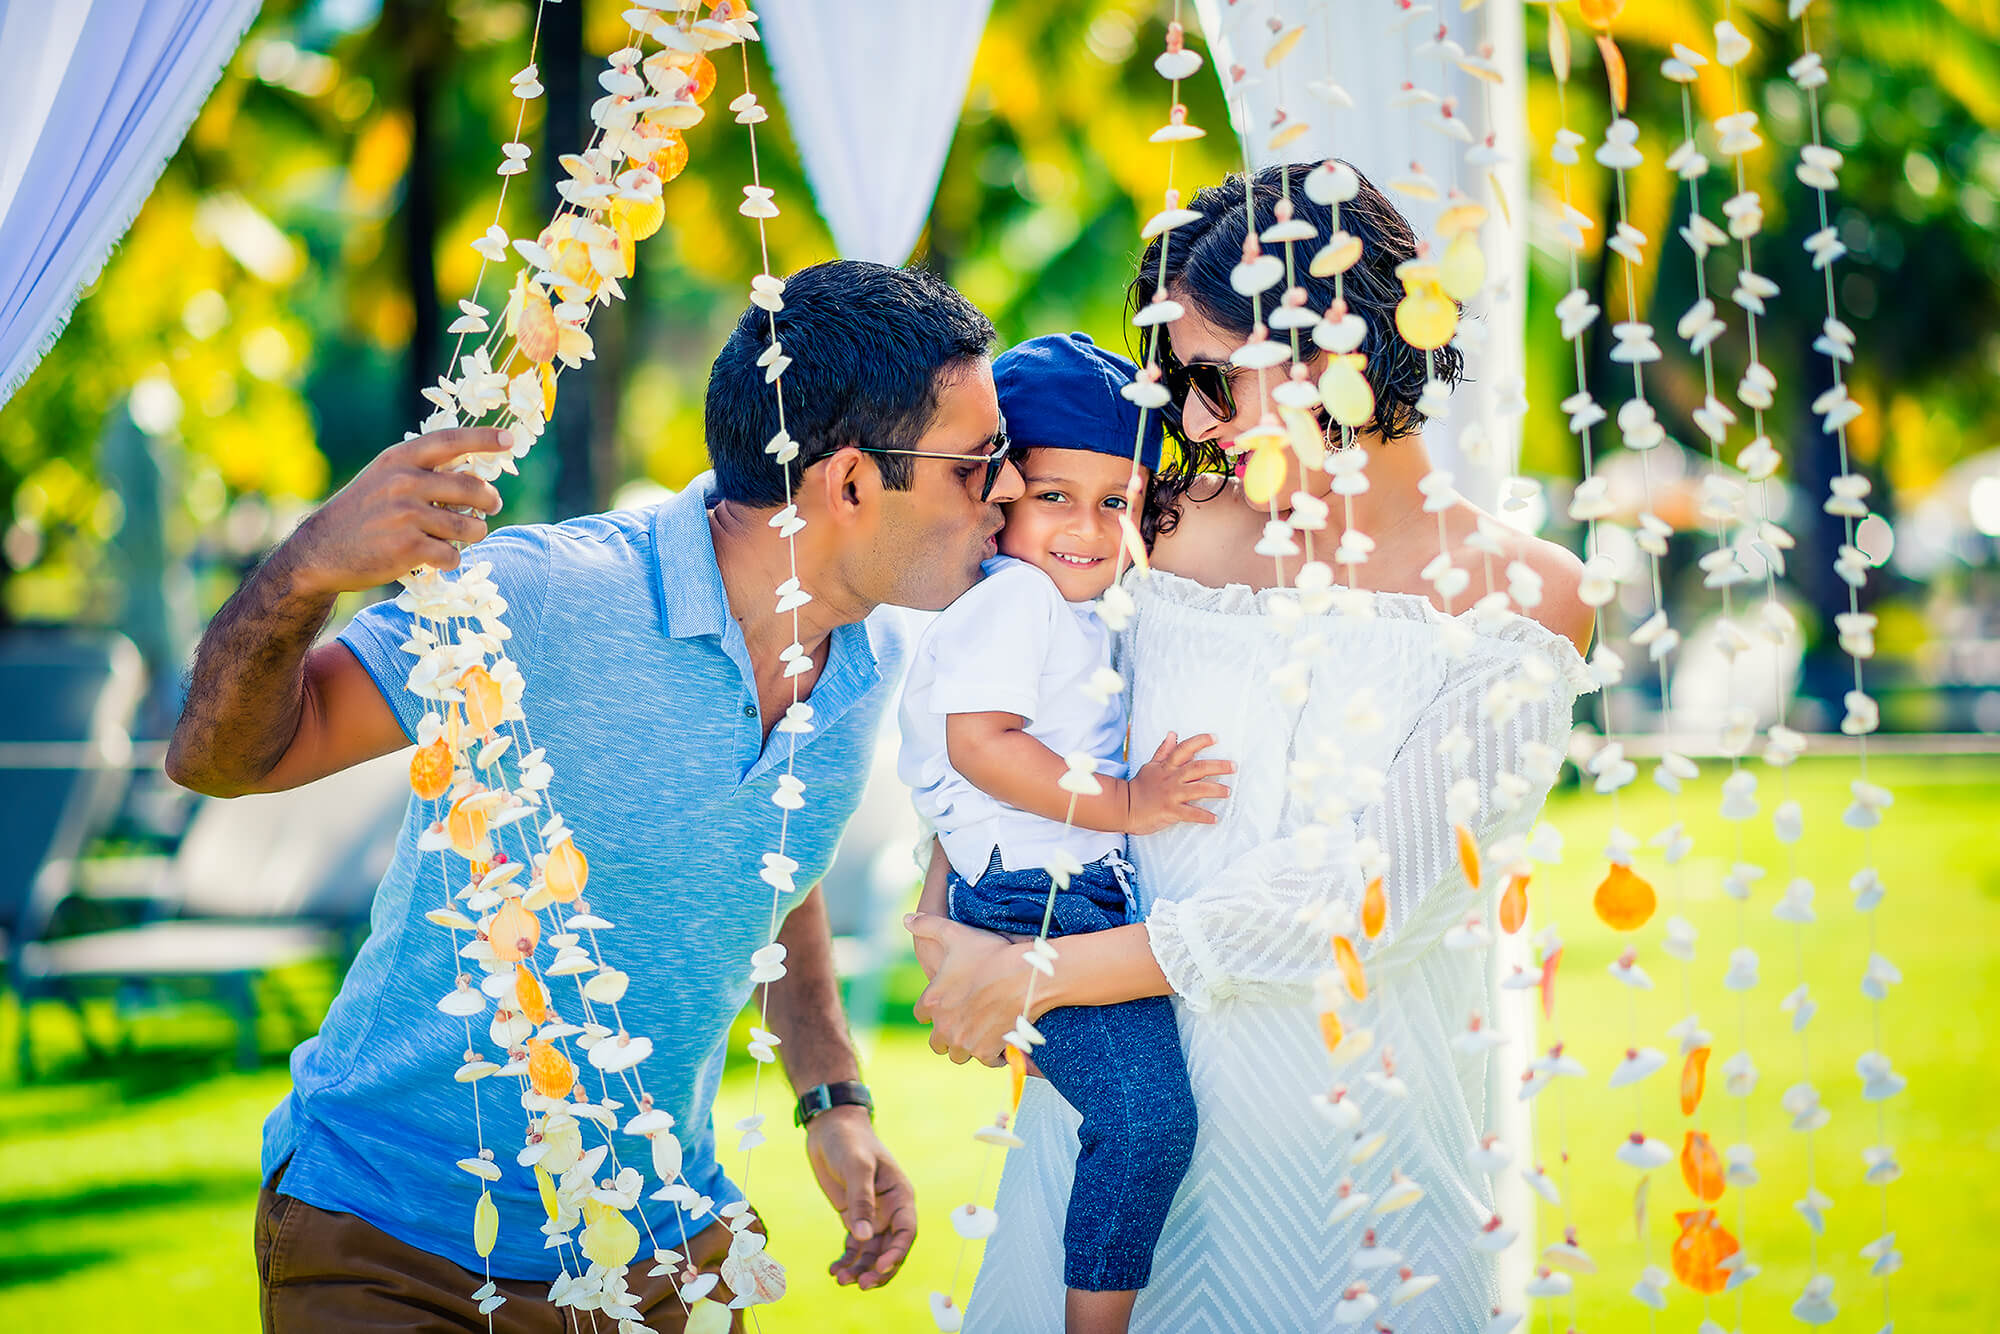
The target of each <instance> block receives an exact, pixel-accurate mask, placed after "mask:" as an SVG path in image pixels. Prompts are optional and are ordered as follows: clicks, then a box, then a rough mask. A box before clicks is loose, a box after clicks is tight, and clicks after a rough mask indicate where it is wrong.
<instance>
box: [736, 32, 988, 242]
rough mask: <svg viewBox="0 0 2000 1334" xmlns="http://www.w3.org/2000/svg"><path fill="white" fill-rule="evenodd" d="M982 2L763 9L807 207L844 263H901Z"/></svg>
mask: <svg viewBox="0 0 2000 1334" xmlns="http://www.w3.org/2000/svg"><path fill="white" fill-rule="evenodd" d="M988 6H989V0H847V2H846V3H841V0H763V2H762V3H761V4H760V5H759V6H758V8H759V9H761V10H762V11H763V14H764V18H765V32H764V45H765V47H766V48H767V50H768V51H769V53H770V57H771V70H772V73H773V74H774V75H775V76H776V78H777V83H778V91H779V92H780V93H781V94H782V95H783V97H784V99H785V112H786V117H787V119H788V120H789V122H790V124H791V129H792V137H793V139H795V140H796V141H797V143H798V146H799V156H800V158H801V159H803V161H804V163H805V169H806V178H807V179H808V180H809V181H811V182H812V188H813V200H814V202H815V203H816V204H817V205H818V206H819V212H820V216H821V217H823V218H825V219H826V225H827V227H828V229H829V230H830V231H832V233H833V240H834V244H835V245H836V246H838V247H839V249H840V253H841V254H842V255H843V256H845V257H847V258H849V259H872V260H875V261H876V262H878V263H882V264H901V263H902V262H903V261H904V260H906V259H908V258H909V257H910V252H911V251H912V250H914V249H915V248H916V244H917V237H918V236H919V235H921V234H922V233H923V229H924V223H925V222H926V221H928V220H929V218H930V213H931V201H932V199H933V198H935V197H936V194H937V184H938V176H939V174H940V173H941V172H942V171H943V170H944V159H945V154H946V153H947V152H949V151H950V149H951V137H952V133H953V131H955V130H956V129H957V128H958V115H959V111H960V109H961V108H962V107H963V106H964V105H965V86H966V81H967V80H968V79H969V78H970V77H971V75H972V57H973V55H974V53H976V52H977V51H978V50H979V35H980V33H982V32H984V31H985V29H986V14H987V9H988Z"/></svg>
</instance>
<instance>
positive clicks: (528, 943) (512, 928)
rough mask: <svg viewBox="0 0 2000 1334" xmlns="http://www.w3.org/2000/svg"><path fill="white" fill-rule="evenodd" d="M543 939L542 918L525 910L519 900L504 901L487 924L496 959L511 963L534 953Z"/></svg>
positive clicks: (488, 941)
mask: <svg viewBox="0 0 2000 1334" xmlns="http://www.w3.org/2000/svg"><path fill="white" fill-rule="evenodd" d="M541 938H542V923H541V919H540V918H538V917H536V916H535V915H534V914H533V913H531V912H529V911H528V910H527V909H526V908H524V907H522V906H521V901H520V900H519V899H503V900H501V902H500V906H499V907H498V908H496V909H494V910H493V917H492V920H490V921H489V922H487V924H486V943H487V944H489V945H491V946H492V947H493V957H494V958H496V959H500V960H503V961H505V962H507V963H513V962H514V961H515V960H516V959H525V958H527V957H528V956H529V955H530V954H533V953H534V952H535V942H536V941H538V940H540V939H541Z"/></svg>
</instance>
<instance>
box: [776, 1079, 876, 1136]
mask: <svg viewBox="0 0 2000 1334" xmlns="http://www.w3.org/2000/svg"><path fill="white" fill-rule="evenodd" d="M835 1107H866V1108H867V1109H868V1119H869V1120H870V1121H873V1120H874V1119H875V1099H874V1098H873V1097H872V1096H870V1094H869V1092H868V1086H867V1085H866V1084H864V1083H862V1082H861V1081H860V1080H858V1079H843V1080H841V1081H840V1082H839V1083H838V1084H815V1085H813V1086H812V1087H811V1088H809V1089H807V1090H806V1091H805V1092H804V1093H801V1094H800V1095H799V1105H798V1107H797V1108H796V1109H795V1110H794V1111H793V1112H792V1123H793V1124H794V1125H799V1126H805V1125H810V1124H811V1123H812V1119H813V1118H814V1117H815V1116H818V1115H819V1114H820V1113H821V1112H827V1111H832V1110H833V1109H834V1108H835Z"/></svg>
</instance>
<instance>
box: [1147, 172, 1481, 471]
mask: <svg viewBox="0 0 2000 1334" xmlns="http://www.w3.org/2000/svg"><path fill="white" fill-rule="evenodd" d="M1311 170H1312V165H1311V164H1296V163H1295V164H1293V165H1291V166H1290V167H1289V168H1286V167H1281V166H1272V167H1265V168H1264V169H1263V170H1261V171H1259V172H1257V174H1256V175H1254V176H1250V177H1247V178H1246V177H1244V176H1242V175H1235V176H1229V177H1226V178H1225V179H1224V180H1223V181H1222V182H1221V183H1220V184H1218V185H1211V186H1209V187H1208V188H1207V189H1205V190H1202V191H1200V192H1198V193H1197V194H1196V195H1195V197H1194V198H1193V200H1191V201H1190V202H1189V204H1188V207H1189V208H1191V209H1193V210H1194V211H1195V212H1197V213H1199V214H1201V215H1202V217H1201V219H1200V221H1198V222H1190V223H1185V224H1183V225H1181V226H1179V227H1176V228H1174V229H1173V230H1172V231H1171V232H1168V233H1166V234H1165V235H1163V236H1159V237H1155V238H1154V239H1153V241H1152V242H1151V243H1150V244H1149V245H1148V246H1147V247H1146V252H1145V254H1144V256H1143V257H1142V258H1141V259H1140V261H1139V271H1138V274H1137V276H1135V277H1134V278H1133V280H1132V286H1131V289H1130V291H1129V292H1128V293H1127V302H1128V304H1129V306H1130V307H1131V309H1132V310H1133V311H1137V310H1138V309H1140V308H1141V307H1143V306H1144V305H1145V304H1146V303H1147V302H1148V301H1151V300H1152V299H1153V293H1154V292H1155V290H1157V289H1158V288H1159V287H1161V286H1163V285H1164V286H1165V287H1166V288H1167V290H1168V291H1170V292H1172V293H1173V294H1174V295H1175V296H1176V297H1177V298H1179V299H1180V300H1182V301H1185V302H1187V303H1188V304H1190V305H1192V306H1193V307H1194V308H1195V309H1196V310H1198V311H1200V312H1201V314H1202V316H1203V317H1204V318H1206V319H1208V320H1209V321H1210V322H1212V323H1213V324H1215V325H1216V326H1217V327H1218V328H1221V329H1224V330H1226V331H1227V332H1229V333H1232V334H1235V335H1237V336H1238V337H1241V338H1248V337H1249V336H1250V331H1251V328H1252V325H1253V323H1254V317H1253V312H1252V309H1251V304H1250V298H1249V297H1246V296H1244V295H1242V294H1241V293H1239V292H1237V290H1236V289H1235V288H1233V287H1231V286H1230V285H1229V274H1230V271H1231V270H1232V269H1234V268H1235V267H1236V266H1237V264H1239V263H1240V262H1241V261H1242V259H1243V236H1244V229H1245V223H1246V215H1245V210H1244V206H1243V205H1244V193H1245V191H1246V189H1247V190H1248V192H1249V194H1250V202H1251V207H1252V209H1253V210H1254V211H1255V214H1256V219H1257V222H1256V226H1257V230H1258V231H1259V232H1262V231H1263V230H1264V229H1265V228H1267V227H1270V226H1271V225H1272V224H1273V223H1275V222H1276V221H1277V207H1278V201H1279V200H1280V199H1283V198H1285V197H1286V195H1287V194H1288V193H1289V195H1290V198H1291V201H1292V216H1293V217H1295V218H1298V219H1299V220H1301V221H1303V222H1308V223H1311V224H1312V226H1313V228H1314V229H1315V230H1316V231H1317V232H1318V233H1319V236H1318V238H1317V239H1316V240H1313V241H1301V242H1298V243H1296V246H1295V250H1296V257H1297V261H1298V262H1297V265H1296V267H1295V272H1296V274H1297V280H1298V283H1299V285H1300V286H1301V287H1303V288H1305V290H1306V304H1307V305H1309V306H1311V307H1312V308H1313V309H1314V310H1317V311H1321V312H1324V311H1325V310H1326V308H1327V307H1328V306H1329V305H1330V304H1332V302H1333V279H1332V278H1330V277H1327V278H1315V277H1313V276H1312V275H1310V274H1309V273H1307V271H1306V261H1307V260H1308V259H1310V258H1311V257H1312V254H1313V252H1314V251H1315V250H1317V249H1318V248H1319V247H1320V246H1323V245H1325V244H1326V242H1327V239H1328V238H1329V237H1331V236H1332V235H1333V231H1334V223H1333V209H1332V207H1331V206H1330V205H1327V204H1317V203H1314V202H1313V201H1312V200H1311V199H1309V198H1307V196H1306V191H1305V179H1306V175H1307V173H1308V172H1310V171H1311ZM1288 173H1289V185H1290V189H1289V191H1287V189H1286V185H1287V183H1288ZM1354 175H1355V178H1356V179H1357V180H1358V181H1359V182H1360V184H1361V189H1360V192H1359V193H1358V194H1356V195H1355V196H1354V198H1352V199H1350V200H1348V201H1347V202H1346V203H1344V204H1342V205H1341V206H1340V227H1341V229H1342V230H1344V231H1346V232H1347V233H1348V234H1349V235H1350V236H1354V237H1357V238H1359V239H1360V241H1361V259H1360V261H1359V262H1357V263H1356V264H1355V265H1354V267H1353V268H1351V269H1349V270H1348V271H1347V272H1346V274H1345V275H1343V277H1342V287H1343V292H1344V295H1345V296H1346V299H1347V308H1348V310H1350V311H1352V312H1353V313H1354V314H1356V315H1359V316H1360V317H1361V318H1362V320H1363V321H1364V322H1365V323H1366V324H1367V326H1368V333H1367V335H1366V336H1365V337H1364V338H1363V339H1362V340H1361V346H1360V347H1359V348H1358V349H1356V350H1357V351H1359V352H1361V353H1363V354H1364V355H1365V356H1366V357H1367V358H1368V367H1367V376H1368V384H1369V387H1370V388H1372V389H1373V390H1374V391H1375V416H1374V419H1373V420H1372V421H1370V422H1369V427H1370V428H1371V429H1373V430H1374V431H1375V432H1377V433H1378V434H1379V435H1380V436H1381V437H1382V438H1383V439H1384V440H1394V439H1396V438H1397V437H1398V436H1404V435H1409V434H1410V433H1411V432H1413V431H1416V430H1419V429H1420V428H1421V427H1422V426H1423V417H1422V415H1421V414H1419V413H1418V412H1417V398H1418V396H1419V395H1421V394H1422V393H1423V391H1424V380H1425V374H1424V354H1423V353H1422V352H1420V351H1418V350H1417V349H1416V348H1413V347H1411V346H1410V345H1409V344H1408V343H1406V342H1404V341H1403V339H1402V336H1401V335H1400V334H1398V333H1397V332H1396V305H1397V303H1398V302H1400V301H1401V300H1402V299H1403V284H1402V280H1401V279H1399V278H1397V277H1396V267H1397V266H1398V265H1399V264H1401V263H1403V261H1405V260H1408V259H1415V258H1416V255H1417V236H1416V233H1415V232H1414V231H1413V230H1412V229H1411V227H1410V224H1409V221H1408V220H1407V219H1405V218H1404V217H1403V215H1402V214H1401V213H1399V212H1397V210H1396V206H1395V205H1394V204H1392V203H1390V202H1389V200H1388V197H1387V196H1385V195H1384V194H1383V193H1382V192H1381V191H1380V190H1379V189H1377V188H1376V187H1375V186H1374V185H1373V184H1371V183H1370V182H1369V180H1368V178H1367V177H1366V176H1363V175H1362V174H1361V173H1360V172H1359V171H1356V172H1355V173H1354ZM1162 242H1168V243H1169V244H1168V245H1167V265H1166V275H1165V279H1166V280H1165V282H1164V284H1162V282H1161V274H1160V246H1161V244H1162ZM1271 249H1272V250H1273V251H1274V252H1277V253H1282V252H1281V251H1280V248H1279V247H1275V246H1274V247H1271ZM1283 294H1284V289H1283V287H1273V288H1271V289H1269V290H1268V291H1266V292H1265V293H1264V295H1263V303H1264V314H1265V315H1266V316H1269V315H1270V313H1271V311H1272V309H1273V308H1275V307H1276V305H1277V303H1278V298H1279V297H1280V296H1282V295H1283ZM1161 327H1162V330H1163V331H1166V330H1169V329H1170V328H1171V326H1164V325H1163V326H1161ZM1171 344H1172V336H1171V333H1169V336H1168V345H1169V346H1171ZM1318 350H1319V349H1318V348H1317V347H1313V346H1310V345H1308V348H1307V351H1308V352H1309V353H1311V352H1317V351H1318ZM1135 355H1136V353H1135ZM1431 364H1432V369H1433V371H1434V373H1435V374H1436V376H1437V378H1438V379H1439V380H1440V381H1442V382H1443V383H1445V384H1456V383H1457V382H1458V379H1459V376H1460V373H1461V372H1462V370H1463V368H1464V357H1463V354H1461V353H1460V352H1459V350H1458V348H1457V346H1456V345H1453V344H1449V343H1448V344H1446V345H1445V346H1444V347H1441V348H1439V349H1437V350H1436V351H1435V352H1434V353H1432V356H1431ZM1175 435H1176V439H1177V440H1178V442H1179V443H1180V445H1181V446H1182V449H1183V457H1184V460H1185V461H1186V464H1187V465H1188V466H1192V467H1193V468H1195V469H1197V470H1206V469H1207V468H1211V467H1213V468H1226V467H1227V463H1226V461H1225V460H1223V459H1222V457H1221V453H1220V450H1219V449H1218V448H1217V447H1216V446H1215V445H1214V444H1213V442H1208V443H1203V442H1199V441H1194V442H1190V441H1188V440H1186V439H1185V438H1184V437H1182V436H1180V434H1179V433H1178V432H1175Z"/></svg>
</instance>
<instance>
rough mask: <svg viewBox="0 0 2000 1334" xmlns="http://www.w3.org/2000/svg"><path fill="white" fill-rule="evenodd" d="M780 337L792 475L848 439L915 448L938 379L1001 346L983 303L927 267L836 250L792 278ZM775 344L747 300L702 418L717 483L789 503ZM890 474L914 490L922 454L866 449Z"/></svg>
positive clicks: (767, 324)
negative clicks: (780, 456) (774, 445)
mask: <svg viewBox="0 0 2000 1334" xmlns="http://www.w3.org/2000/svg"><path fill="white" fill-rule="evenodd" d="M784 301H785V308H784V309H783V310H781V311H779V312H778V313H777V325H778V341H779V342H780V343H782V344H783V345H784V350H785V351H784V355H786V356H787V357H790V358H791V362H792V364H791V365H790V366H789V367H788V368H787V369H786V371H785V374H784V381H783V383H784V393H785V422H784V425H785V430H786V431H787V432H788V433H789V434H790V435H791V437H792V439H794V440H796V441H798V444H799V456H798V457H797V458H796V459H794V460H792V462H791V464H790V467H789V470H790V472H791V478H790V482H791V485H792V486H794V487H796V486H797V485H798V480H799V474H800V472H801V471H803V470H804V469H805V468H806V467H807V466H808V465H810V464H812V463H815V462H817V461H818V460H820V459H822V458H825V457H826V456H827V455H828V454H831V453H832V452H833V451H834V450H836V449H839V448H841V447H842V446H845V445H867V446H870V447H872V448H876V449H911V448H914V447H915V446H916V443H917V441H918V440H919V439H921V438H922V436H923V434H924V432H925V431H926V430H928V429H929V428H930V424H931V420H932V418H933V417H934V416H935V415H936V413H937V403H938V390H939V388H940V387H941V384H942V383H943V382H944V381H945V380H946V379H947V377H949V376H951V375H953V374H956V373H957V372H958V371H959V370H961V369H963V368H964V366H965V364H966V363H967V362H970V361H972V360H974V359H976V358H979V357H983V356H985V355H986V354H987V352H988V351H989V350H990V349H991V347H992V345H993V324H992V322H991V321H990V320H988V319H987V318H986V317H985V316H984V315H982V314H981V313H980V312H979V309H978V307H976V306H974V305H973V304H972V303H971V302H970V301H967V300H966V299H965V298H964V297H963V296H960V295H959V294H958V292H957V291H956V290H955V289H954V288H953V287H952V286H951V284H949V283H947V282H945V281H944V280H943V279H942V278H939V277H938V276H937V275H936V274H932V273H926V272H924V271H923V270H922V269H892V268H890V267H888V266H887V265H885V264H871V263H868V262H866V261H863V260H849V259H841V260H831V261H829V262H827V263H825V264H815V265H813V266H812V267H811V268H806V269H801V270H799V271H798V272H797V273H795V274H793V275H792V276H791V277H789V278H787V279H785V292H784ZM770 345H771V316H770V314H769V313H768V312H766V311H765V310H764V309H763V308H761V307H759V306H754V305H753V306H751V307H750V308H749V309H748V310H746V311H744V312H743V317H742V318H741V319H739V320H737V321H736V328H735V330H734V331H732V332H731V333H730V335H729V341H728V342H726V343H724V344H723V345H722V351H721V352H720V353H718V354H717V355H716V358H715V365H714V366H713V367H711V368H710V370H709V374H708V402H707V408H706V412H705V414H704V416H705V425H706V427H707V434H708V457H709V461H710V462H711V463H712V464H713V465H714V466H715V485H716V491H717V494H719V495H720V496H721V497H722V498H723V499H724V500H730V501H734V502H736V503H737V504H741V505H749V506H753V507H757V508H767V507H770V506H773V505H782V504H784V503H785V489H786V479H785V478H784V477H783V476H782V475H781V474H780V472H779V470H778V466H777V461H776V460H775V459H774V458H773V457H772V456H771V455H770V454H768V453H766V452H765V446H767V445H768V444H770V442H771V438H772V437H773V436H775V435H777V433H778V393H777V389H776V388H775V387H774V386H772V385H769V384H766V383H765V382H764V367H762V366H759V365H758V364H757V359H758V358H759V357H760V356H762V355H763V354H764V352H765V350H766V349H767V348H769V347H770ZM868 457H869V458H871V459H873V460H874V461H875V466H876V467H877V468H878V469H879V470H880V471H881V474H882V482H883V485H885V486H887V487H888V488H889V489H890V490H892V491H907V490H908V489H909V488H910V483H911V479H912V478H913V477H914V476H915V472H916V469H915V464H916V460H915V459H912V458H909V457H906V456H902V455H895V454H870V455H869V456H868Z"/></svg>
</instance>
